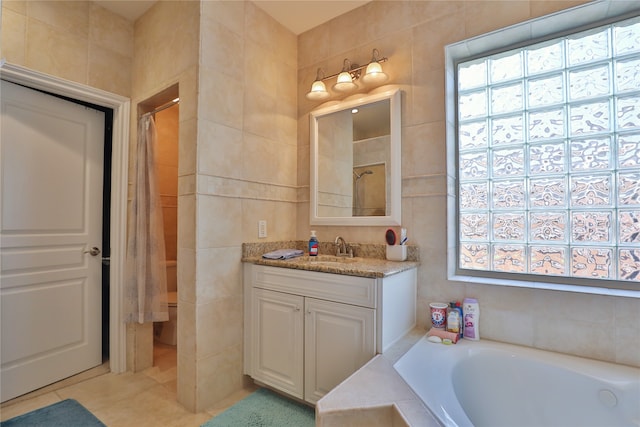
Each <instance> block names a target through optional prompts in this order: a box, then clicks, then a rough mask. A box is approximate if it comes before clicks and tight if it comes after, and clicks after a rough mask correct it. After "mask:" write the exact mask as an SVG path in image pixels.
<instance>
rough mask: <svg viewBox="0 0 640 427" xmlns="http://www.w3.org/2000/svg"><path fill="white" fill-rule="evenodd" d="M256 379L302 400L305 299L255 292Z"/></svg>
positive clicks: (254, 337) (271, 292)
mask: <svg viewBox="0 0 640 427" xmlns="http://www.w3.org/2000/svg"><path fill="white" fill-rule="evenodd" d="M252 305H253V307H252V313H253V315H252V325H251V326H252V331H253V334H252V338H253V346H252V347H253V349H252V350H253V351H252V353H253V354H252V358H253V359H252V369H253V378H254V379H256V380H258V381H261V382H263V383H264V384H267V385H270V386H272V387H274V388H276V389H278V390H281V391H283V392H285V393H288V394H290V395H292V396H295V397H298V398H300V399H302V398H303V392H304V387H303V373H304V371H303V350H304V347H303V346H304V341H303V332H304V331H303V322H304V317H303V312H302V308H303V307H304V298H302V297H300V296H297V295H290V294H284V293H281V292H273V291H267V290H264V289H257V288H254V289H253V297H252Z"/></svg>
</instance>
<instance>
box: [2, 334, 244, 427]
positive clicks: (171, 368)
mask: <svg viewBox="0 0 640 427" xmlns="http://www.w3.org/2000/svg"><path fill="white" fill-rule="evenodd" d="M176 372H177V371H176V351H175V347H171V346H168V345H163V344H156V345H155V347H154V366H153V367H151V368H149V369H146V370H144V371H142V372H138V373H135V374H134V373H124V374H118V375H115V374H111V373H109V369H108V365H106V364H105V365H103V366H101V367H98V368H94V369H93V370H91V372H87V373H84V374H81V375H79V376H76V377H74V378H71V379H67V380H64V381H61V382H60V383H56V384H54V385H51V386H48V387H46V388H44V389H41V390H37V391H35V392H33V393H30V394H27V395H25V396H21V397H19V398H16V399H13V400H10V401H8V402H5V403H3V404H2V405H1V406H0V420H2V421H4V420H7V419H9V418H13V417H15V416H17V415H21V414H24V413H26V412H29V411H32V410H34V409H38V408H41V407H43V406H47V405H50V404H52V403H56V402H59V401H61V400H64V399H69V398H71V399H75V400H77V401H78V402H80V403H81V404H82V405H83V406H84V407H85V408H87V409H88V410H89V411H91V412H92V413H93V414H94V415H95V416H96V417H98V418H99V419H100V421H102V422H103V423H104V424H106V425H107V426H108V427H129V426H136V427H145V426H154V427H157V426H163V427H173V426H175V427H191V426H194V427H196V426H200V425H202V424H204V423H205V422H206V421H208V420H209V419H210V418H212V417H213V416H215V415H217V414H219V413H221V412H222V411H224V410H225V409H227V408H228V407H229V406H231V405H233V404H234V403H236V402H237V401H239V400H241V399H243V398H244V397H246V396H247V395H248V394H250V393H251V392H253V391H254V390H255V388H251V389H244V390H241V391H239V392H237V393H234V394H233V395H232V396H230V397H228V398H227V399H225V400H224V401H223V402H220V403H219V404H218V405H217V406H216V407H214V408H211V409H209V410H207V411H205V412H200V413H196V414H194V413H191V412H189V411H188V410H186V409H185V408H184V407H182V405H180V404H179V403H178V402H177V400H176V384H177V380H176Z"/></svg>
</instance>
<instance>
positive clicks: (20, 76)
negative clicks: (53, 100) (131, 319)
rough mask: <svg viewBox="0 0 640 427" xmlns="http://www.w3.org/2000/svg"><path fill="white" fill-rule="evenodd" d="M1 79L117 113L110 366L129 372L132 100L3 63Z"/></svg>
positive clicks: (114, 154) (112, 215)
mask: <svg viewBox="0 0 640 427" xmlns="http://www.w3.org/2000/svg"><path fill="white" fill-rule="evenodd" d="M0 77H1V78H2V79H4V80H6V81H9V82H12V83H17V84H21V85H24V86H27V87H31V88H34V89H40V90H44V91H47V92H50V93H54V94H57V95H62V96H66V97H69V98H73V99H77V100H80V101H84V102H90V103H92V104H96V105H100V106H103V107H108V108H111V109H113V139H112V155H111V159H112V164H111V236H110V238H111V261H110V267H109V281H110V287H109V289H110V291H109V301H110V305H109V307H110V308H109V365H110V369H111V372H113V373H122V372H125V371H126V369H127V357H126V355H127V353H126V338H127V337H126V325H125V323H124V321H123V316H122V314H121V313H122V309H121V307H122V295H123V289H122V284H123V283H124V260H125V255H126V242H127V240H126V231H127V186H128V170H129V120H130V108H131V101H130V99H129V98H126V97H123V96H120V95H116V94H113V93H110V92H106V91H104V90H101V89H97V88H93V87H90V86H86V85H83V84H80V83H75V82H71V81H68V80H64V79H61V78H58V77H54V76H50V75H47V74H44V73H40V72H37V71H33V70H30V69H28V68H24V67H21V66H18V65H13V64H9V63H6V62H3V61H0Z"/></svg>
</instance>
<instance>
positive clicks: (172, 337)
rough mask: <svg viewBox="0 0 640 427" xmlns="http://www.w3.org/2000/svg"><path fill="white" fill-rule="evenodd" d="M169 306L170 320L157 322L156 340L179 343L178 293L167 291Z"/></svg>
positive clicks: (165, 342)
mask: <svg viewBox="0 0 640 427" xmlns="http://www.w3.org/2000/svg"><path fill="white" fill-rule="evenodd" d="M167 305H168V306H169V321H168V322H157V323H156V324H155V327H156V334H155V335H156V340H158V342H161V343H163V344H168V345H176V344H177V343H178V293H177V292H167Z"/></svg>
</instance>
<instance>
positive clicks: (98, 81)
mask: <svg viewBox="0 0 640 427" xmlns="http://www.w3.org/2000/svg"><path fill="white" fill-rule="evenodd" d="M0 56H1V57H2V58H5V59H6V60H7V61H8V62H10V63H13V64H16V65H22V66H24V67H27V68H30V69H32V70H36V71H40V72H43V73H47V74H51V75H54V76H57V77H61V78H64V79H67V80H72V81H74V82H78V83H82V84H86V85H89V86H92V87H96V88H100V89H104V90H106V91H109V92H113V93H117V94H119V95H124V96H130V95H131V69H132V68H131V67H132V61H133V23H131V22H129V21H127V20H126V19H124V18H122V17H120V16H118V15H116V14H114V13H112V12H110V11H108V10H106V9H104V8H103V7H100V6H97V5H95V4H93V3H91V2H87V1H55V2H54V1H34V0H30V1H12V0H3V1H2V44H1V46H0Z"/></svg>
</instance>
